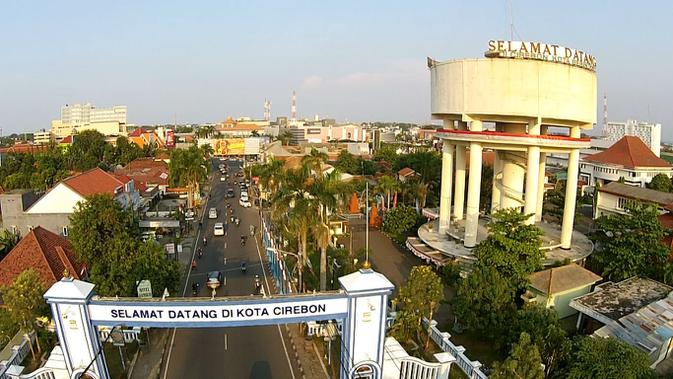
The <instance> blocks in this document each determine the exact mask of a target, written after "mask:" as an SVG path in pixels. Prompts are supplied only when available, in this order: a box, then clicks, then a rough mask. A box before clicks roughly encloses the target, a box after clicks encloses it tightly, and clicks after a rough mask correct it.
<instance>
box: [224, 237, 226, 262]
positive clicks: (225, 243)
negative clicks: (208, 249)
mask: <svg viewBox="0 0 673 379" xmlns="http://www.w3.org/2000/svg"><path fill="white" fill-rule="evenodd" d="M224 247H227V244H226V242H225V244H224ZM224 264H225V265H226V264H227V257H224Z"/></svg>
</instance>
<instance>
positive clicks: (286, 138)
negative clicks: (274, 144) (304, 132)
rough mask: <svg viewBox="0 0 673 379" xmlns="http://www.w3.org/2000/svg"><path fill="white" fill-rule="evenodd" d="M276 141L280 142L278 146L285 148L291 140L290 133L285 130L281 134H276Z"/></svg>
mask: <svg viewBox="0 0 673 379" xmlns="http://www.w3.org/2000/svg"><path fill="white" fill-rule="evenodd" d="M276 140H277V141H280V144H281V145H283V146H287V145H289V144H290V140H292V133H290V131H288V130H286V131H284V132H282V133H279V134H278V137H276Z"/></svg>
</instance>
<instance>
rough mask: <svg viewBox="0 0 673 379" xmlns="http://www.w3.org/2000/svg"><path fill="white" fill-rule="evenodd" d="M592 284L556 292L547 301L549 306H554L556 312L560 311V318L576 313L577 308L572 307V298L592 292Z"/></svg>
mask: <svg viewBox="0 0 673 379" xmlns="http://www.w3.org/2000/svg"><path fill="white" fill-rule="evenodd" d="M591 286H592V284H589V285H586V286H584V287H580V288H576V289H573V290H570V291H565V292H560V293H557V294H554V296H552V297H551V298H550V299H549V300H548V301H547V308H549V307H551V306H553V307H554V309H556V312H558V317H559V318H564V317H568V316H571V315H574V314H576V313H577V310H575V309H574V308H571V307H570V305H569V304H570V300H572V299H574V298H576V297H578V296H582V295H586V294H588V293H589V292H591Z"/></svg>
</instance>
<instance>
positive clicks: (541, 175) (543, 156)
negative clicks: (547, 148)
mask: <svg viewBox="0 0 673 379" xmlns="http://www.w3.org/2000/svg"><path fill="white" fill-rule="evenodd" d="M546 160H547V153H540V163H539V169H538V175H537V205H536V206H535V221H542V203H543V202H544V179H545V170H546Z"/></svg>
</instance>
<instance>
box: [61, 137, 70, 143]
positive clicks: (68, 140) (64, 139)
mask: <svg viewBox="0 0 673 379" xmlns="http://www.w3.org/2000/svg"><path fill="white" fill-rule="evenodd" d="M60 143H62V144H72V136H65V137H64V138H63V139H62V140H61V142H60Z"/></svg>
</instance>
